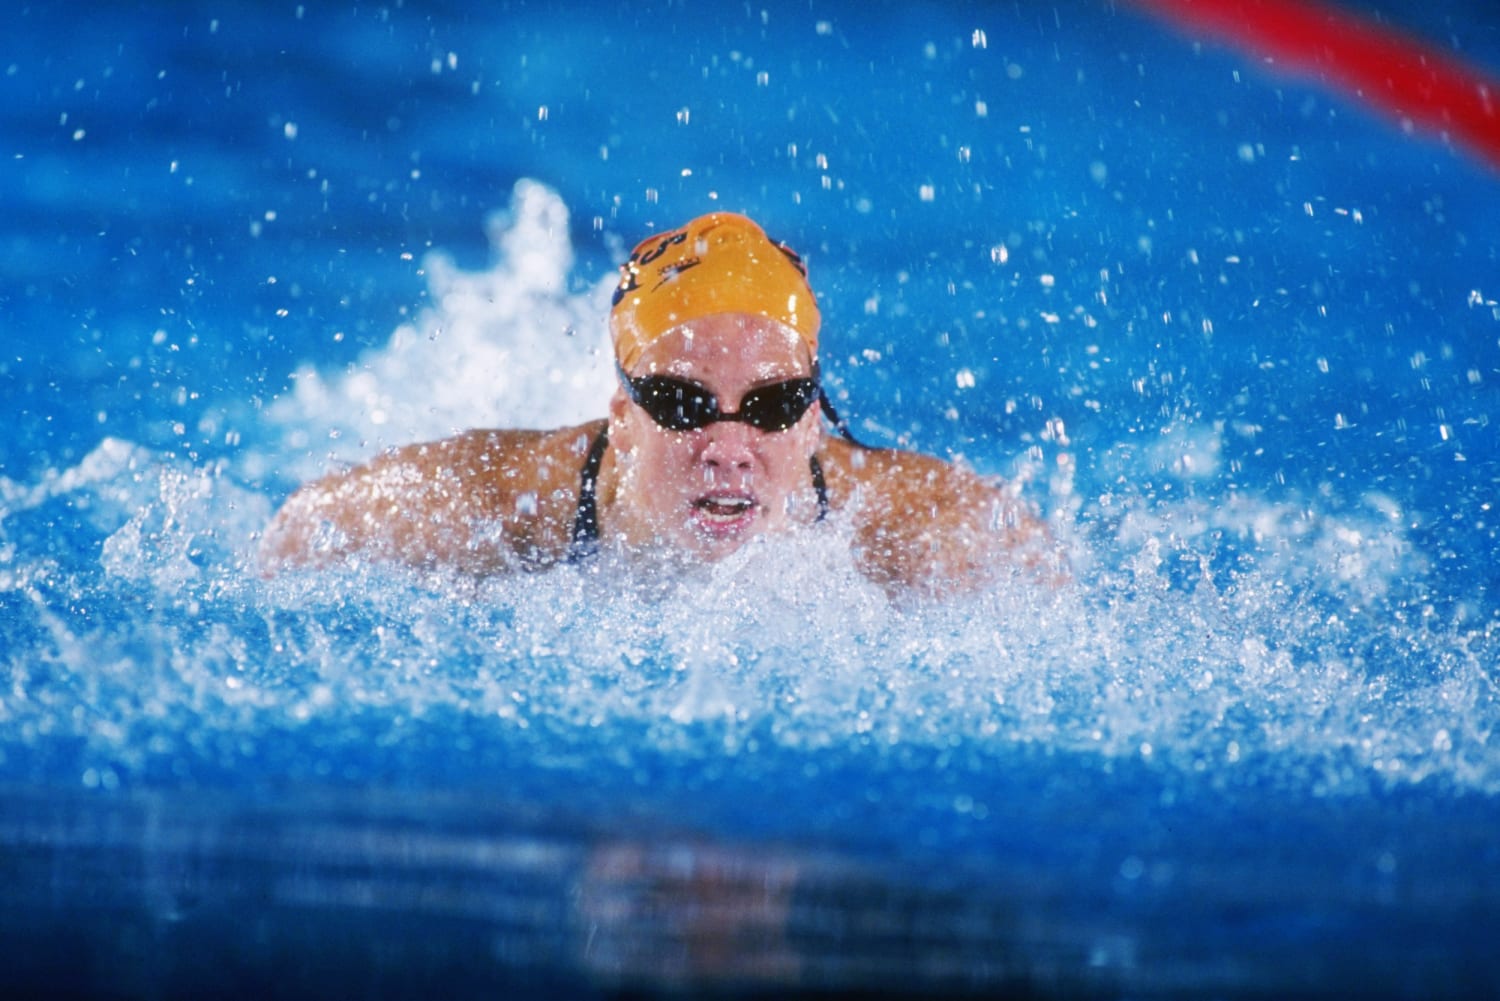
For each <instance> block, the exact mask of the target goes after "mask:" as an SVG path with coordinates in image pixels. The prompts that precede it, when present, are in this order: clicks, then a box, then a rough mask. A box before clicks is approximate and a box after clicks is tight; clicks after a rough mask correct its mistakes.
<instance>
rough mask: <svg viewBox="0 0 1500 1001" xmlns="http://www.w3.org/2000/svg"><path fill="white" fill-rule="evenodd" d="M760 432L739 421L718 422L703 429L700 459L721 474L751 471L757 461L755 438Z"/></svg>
mask: <svg viewBox="0 0 1500 1001" xmlns="http://www.w3.org/2000/svg"><path fill="white" fill-rule="evenodd" d="M759 433H760V432H758V431H756V430H755V428H753V427H751V426H750V425H748V424H742V423H740V422H739V421H717V422H715V423H713V424H710V425H709V426H708V427H706V428H704V429H703V435H704V442H703V451H702V452H701V453H700V458H701V459H702V461H703V464H704V465H705V466H708V467H709V468H710V469H714V470H718V471H721V472H728V471H730V470H743V469H749V468H750V467H751V466H752V465H753V464H754V461H755V449H754V444H755V436H756V435H757V434H759Z"/></svg>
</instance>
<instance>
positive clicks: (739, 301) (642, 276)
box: [609, 212, 822, 369]
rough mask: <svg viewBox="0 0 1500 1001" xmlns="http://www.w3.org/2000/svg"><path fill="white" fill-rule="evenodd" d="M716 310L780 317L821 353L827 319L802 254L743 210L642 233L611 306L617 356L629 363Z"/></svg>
mask: <svg viewBox="0 0 1500 1001" xmlns="http://www.w3.org/2000/svg"><path fill="white" fill-rule="evenodd" d="M716 313H748V314H751V315H755V316H765V317H768V318H770V319H772V320H777V321H779V322H781V323H784V324H786V325H787V326H788V327H791V328H792V329H793V330H795V331H796V332H797V335H798V336H799V337H801V338H802V340H803V342H804V343H805V344H806V345H807V348H808V350H809V351H811V352H812V354H813V356H814V357H816V356H817V353H818V326H819V324H820V323H821V322H822V320H821V317H820V316H819V314H818V303H817V300H816V299H814V297H813V292H812V288H811V286H809V285H808V284H807V268H806V267H804V266H803V264H802V258H800V257H798V256H797V255H796V253H794V252H793V251H792V249H791V248H790V247H788V246H786V245H785V244H782V243H775V242H772V241H771V239H770V238H769V237H767V236H766V234H765V232H764V231H762V230H761V228H760V227H759V226H757V225H756V224H755V223H754V222H752V221H750V220H749V219H747V218H746V217H745V216H742V215H738V214H736V213H733V212H715V213H712V214H710V215H705V216H700V217H698V218H697V219H694V220H693V221H692V222H690V223H688V224H687V225H686V226H683V227H682V228H681V229H674V230H672V231H671V232H669V233H662V234H660V235H658V236H652V237H648V238H646V239H645V240H642V241H641V242H640V243H639V244H638V245H637V246H636V248H635V250H634V251H632V252H631V255H630V259H629V260H627V261H626V262H625V263H624V264H622V265H620V284H619V285H618V286H617V287H616V288H615V294H614V301H613V305H612V306H611V308H610V313H609V329H610V334H611V336H612V337H613V339H614V345H615V357H616V358H617V359H618V360H619V362H620V364H621V365H622V366H624V367H625V368H626V369H630V368H632V367H634V365H635V363H636V361H637V360H639V358H640V355H641V352H642V351H644V350H645V349H646V346H647V345H648V344H651V343H652V342H654V341H655V340H656V339H657V338H659V337H661V336H662V335H663V334H665V333H666V332H667V331H669V330H671V329H673V328H674V327H679V326H681V325H682V324H684V323H690V322H691V321H693V320H696V319H699V318H700V317H704V316H712V315H714V314H716Z"/></svg>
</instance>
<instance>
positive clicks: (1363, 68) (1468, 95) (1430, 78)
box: [1133, 0, 1500, 169]
mask: <svg viewBox="0 0 1500 1001" xmlns="http://www.w3.org/2000/svg"><path fill="white" fill-rule="evenodd" d="M1133 2H1134V3H1135V4H1136V5H1137V6H1140V7H1143V8H1146V9H1148V10H1151V11H1153V12H1155V13H1157V14H1159V15H1161V16H1163V17H1165V18H1167V19H1169V20H1171V21H1175V22H1177V23H1178V24H1180V25H1182V26H1184V27H1186V28H1188V29H1190V30H1192V31H1198V32H1202V33H1204V34H1207V35H1210V36H1212V37H1215V38H1217V39H1220V40H1222V41H1225V42H1228V43H1230V44H1233V45H1237V46H1241V47H1246V48H1249V49H1250V50H1251V51H1253V52H1255V53H1258V54H1260V55H1262V56H1264V57H1266V58H1267V59H1268V60H1269V61H1270V62H1272V63H1273V64H1274V65H1277V66H1280V67H1282V68H1285V69H1288V70H1291V71H1292V72H1295V73H1300V74H1305V75H1310V76H1313V77H1315V78H1317V79H1320V80H1326V81H1328V82H1330V83H1332V84H1334V85H1335V86H1337V87H1339V88H1341V89H1343V90H1345V91H1348V92H1349V93H1351V94H1352V95H1354V96H1355V97H1357V98H1359V99H1361V100H1363V101H1365V102H1367V103H1369V104H1371V105H1373V106H1375V107H1376V108H1378V109H1380V110H1382V111H1384V112H1386V113H1387V114H1390V115H1392V116H1394V117H1395V118H1396V120H1397V121H1398V122H1400V123H1401V124H1402V125H1403V126H1405V125H1407V124H1408V123H1410V124H1411V125H1413V126H1417V127H1421V128H1424V129H1427V130H1430V131H1434V132H1437V133H1439V134H1442V135H1445V136H1448V137H1449V138H1451V139H1452V140H1453V141H1455V142H1457V143H1459V144H1461V145H1463V146H1465V147H1467V148H1468V149H1470V150H1471V151H1472V152H1473V153H1475V154H1476V155H1478V156H1479V157H1481V158H1483V159H1485V160H1487V161H1489V163H1490V165H1491V166H1492V167H1495V168H1496V169H1500V84H1497V83H1496V81H1494V80H1492V79H1489V78H1488V77H1486V76H1485V75H1484V73H1482V72H1481V71H1480V70H1478V69H1476V68H1475V67H1472V66H1469V65H1466V64H1465V63H1463V62H1460V61H1459V60H1458V59H1455V58H1454V57H1453V56H1451V55H1448V54H1447V53H1444V52H1441V51H1439V50H1437V49H1435V48H1432V47H1431V46H1428V45H1426V44H1424V43H1422V42H1420V41H1418V40H1417V39H1415V38H1412V37H1411V36H1409V35H1405V34H1402V33H1400V32H1397V31H1394V30H1392V29H1390V28H1386V27H1383V26H1381V25H1379V24H1376V23H1375V22H1373V21H1372V20H1370V19H1369V18H1367V17H1362V16H1360V15H1357V14H1354V13H1351V12H1349V11H1346V10H1341V9H1338V8H1335V7H1331V6H1328V5H1326V4H1323V3H1318V2H1314V0H1133Z"/></svg>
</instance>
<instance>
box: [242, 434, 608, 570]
mask: <svg viewBox="0 0 1500 1001" xmlns="http://www.w3.org/2000/svg"><path fill="white" fill-rule="evenodd" d="M603 427H604V421H602V420H599V421H593V422H590V423H588V424H582V425H575V426H572V427H565V428H558V429H554V430H547V431H539V430H517V429H483V428H479V429H473V430H468V431H462V432H460V433H458V434H455V435H452V436H450V437H448V438H443V439H440V440H437V441H429V442H418V443H414V444H410V445H403V446H401V447H398V448H393V449H390V450H388V451H386V452H383V453H381V454H380V455H378V456H376V457H375V458H373V459H371V460H370V461H369V462H366V463H364V464H363V465H360V466H356V467H354V468H353V469H349V470H344V471H340V472H334V473H330V474H329V475H327V476H324V477H323V478H321V479H319V480H315V481H313V482H312V483H309V484H307V485H305V486H303V487H302V488H301V489H300V490H298V491H297V492H296V493H294V494H293V495H292V497H291V498H289V499H288V501H287V503H286V504H285V505H284V506H283V508H282V510H281V511H280V512H278V514H277V516H276V518H275V520H273V522H272V523H271V525H270V526H269V527H268V529H267V531H266V535H265V539H264V541H263V545H262V552H263V556H264V557H265V558H266V559H267V561H268V562H269V563H271V564H272V565H273V566H274V565H288V564H290V565H299V564H308V563H317V564H321V563H328V562H334V561H337V560H338V559H341V558H345V557H348V556H353V555H355V554H361V555H364V556H369V557H374V558H377V559H380V558H384V559H391V560H395V561H397V562H402V563H408V564H414V565H419V566H429V565H443V566H449V567H453V568H456V569H461V570H465V571H467V572H473V573H487V572H499V571H503V570H507V569H518V568H519V569H525V568H531V567H538V566H545V565H547V564H549V563H552V562H555V561H556V560H558V559H561V558H562V557H563V556H564V555H565V554H566V552H567V547H568V544H569V541H570V539H571V528H572V522H573V514H574V509H575V507H576V505H577V501H578V493H579V484H580V479H581V470H582V465H583V462H584V460H585V458H586V456H587V453H588V449H589V446H590V444H591V443H592V441H593V440H594V438H595V437H596V436H597V435H598V433H599V432H600V431H601V430H602V429H603ZM329 540H331V541H329Z"/></svg>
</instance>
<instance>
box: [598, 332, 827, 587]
mask: <svg viewBox="0 0 1500 1001" xmlns="http://www.w3.org/2000/svg"><path fill="white" fill-rule="evenodd" d="M629 374H630V375H631V376H633V377H636V378H639V377H641V376H646V375H667V376H671V377H673V378H675V379H681V380H684V381H687V382H691V383H696V384H697V385H699V386H701V387H703V388H704V389H705V390H707V391H708V392H709V393H712V394H713V395H714V396H715V397H717V398H718V405H719V409H720V410H721V411H723V412H726V413H734V412H738V411H739V409H740V403H741V400H742V399H743V397H744V396H745V394H746V393H748V392H750V391H751V390H753V389H757V388H760V387H762V386H768V385H771V384H773V383H778V382H784V381H786V380H788V379H801V378H807V377H809V376H810V375H811V374H812V358H811V357H810V355H809V353H808V350H807V347H806V345H805V344H803V342H802V341H801V339H800V338H798V336H797V334H796V333H795V332H794V331H792V330H791V329H790V328H788V327H785V326H783V325H781V324H780V323H777V322H776V321H774V320H768V319H765V318H763V317H757V316H748V315H744V314H721V315H717V316H709V317H704V318H702V319H699V320H694V321H693V322H692V323H690V324H686V325H684V326H681V327H678V328H676V329H675V330H672V331H670V332H668V333H667V334H665V335H663V336H662V337H660V338H658V339H657V340H656V341H654V342H652V343H651V344H650V345H649V346H647V348H646V349H645V351H644V352H643V353H642V354H641V357H640V359H639V360H638V361H637V362H636V364H635V366H634V367H633V368H632V370H631V371H630V372H629ZM818 411H819V408H818V406H817V405H816V404H814V405H813V406H811V407H809V408H808V410H807V412H806V413H805V414H803V415H802V417H801V418H800V419H799V420H798V421H797V423H796V424H794V425H792V426H791V427H790V428H788V429H786V430H785V431H762V430H760V429H758V428H755V427H752V426H751V425H749V424H744V423H741V422H739V421H717V422H715V423H712V424H709V425H708V426H706V427H703V428H698V429H696V430H692V431H672V430H669V429H667V428H664V427H662V426H661V425H659V424H658V423H656V421H655V420H653V419H652V418H651V416H650V415H649V414H647V413H646V411H645V410H643V409H642V408H641V407H640V406H639V405H637V404H635V403H632V402H631V401H630V399H629V398H628V397H627V396H626V395H625V392H624V390H623V389H621V390H617V391H616V393H615V396H614V399H613V400H612V401H611V403H610V431H609V434H610V442H611V444H612V445H613V446H614V447H615V450H616V456H617V458H618V461H619V469H620V478H619V487H618V490H617V492H616V495H615V503H614V505H613V506H614V510H612V511H611V512H610V513H609V514H608V515H607V516H606V518H605V525H606V527H607V528H608V529H609V530H618V531H619V532H620V533H621V534H622V536H623V537H624V539H625V542H626V544H627V545H629V546H631V547H634V548H643V547H649V546H661V545H665V546H667V547H670V548H672V549H674V550H677V551H679V552H682V553H684V554H687V555H690V556H696V557H699V558H702V559H709V560H712V559H718V558H721V557H723V556H726V555H728V554H729V553H732V552H734V551H735V550H736V549H738V548H739V547H740V546H742V545H744V544H745V543H746V542H747V541H749V540H750V539H752V538H754V537H756V536H758V535H762V534H766V533H772V532H780V531H785V530H786V529H788V528H790V527H791V526H793V525H796V524H805V523H809V522H811V521H812V520H814V519H815V518H816V516H817V495H816V494H815V493H814V491H813V487H812V478H811V474H810V472H809V470H808V458H809V457H810V456H811V455H812V454H813V451H814V449H816V447H817V443H818V439H819V437H820V434H821V430H820V428H819V425H818ZM611 526H613V527H611Z"/></svg>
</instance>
